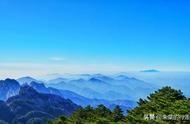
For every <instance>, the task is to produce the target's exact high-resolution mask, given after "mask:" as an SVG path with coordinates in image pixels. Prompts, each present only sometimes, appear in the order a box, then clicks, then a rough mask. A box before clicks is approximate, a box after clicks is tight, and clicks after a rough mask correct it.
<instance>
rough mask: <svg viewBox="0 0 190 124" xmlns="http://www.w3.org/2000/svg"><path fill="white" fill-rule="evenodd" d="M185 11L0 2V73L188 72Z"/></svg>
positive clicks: (140, 4) (144, 2)
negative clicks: (152, 69) (151, 70)
mask: <svg viewBox="0 0 190 124" xmlns="http://www.w3.org/2000/svg"><path fill="white" fill-rule="evenodd" d="M189 6H190V2H188V0H183V1H181V0H167V1H166V0H154V1H153V0H0V46H1V49H0V55H1V57H0V67H1V68H3V70H2V72H0V73H4V71H6V72H10V73H12V75H14V74H16V73H20V74H21V73H22V74H24V73H37V72H39V73H48V72H49V73H54V72H60V73H63V72H65V73H67V72H77V73H78V72H98V71H106V72H109V71H131V70H143V69H149V68H155V69H160V70H169V71H173V70H186V71H189V69H190V64H189V63H190V54H189V53H190V36H189V29H190V8H189ZM42 66H43V67H42ZM47 66H48V67H51V69H47ZM60 68H61V69H60ZM4 75H5V74H4Z"/></svg>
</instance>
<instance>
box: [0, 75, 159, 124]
mask: <svg viewBox="0 0 190 124" xmlns="http://www.w3.org/2000/svg"><path fill="white" fill-rule="evenodd" d="M156 88H157V87H156V86H155V85H153V84H149V83H146V82H144V81H142V80H139V79H136V78H131V77H128V76H126V75H117V76H107V75H102V74H94V75H90V74H82V75H76V76H75V75H71V76H68V77H58V78H56V79H51V80H48V81H41V80H37V79H35V78H32V77H22V78H19V79H17V80H14V79H6V80H1V81H0V100H2V101H1V102H0V122H1V121H2V122H3V121H4V122H7V123H10V124H25V123H27V124H30V123H32V124H43V123H44V122H45V121H47V120H48V119H52V118H54V117H57V116H59V115H66V116H68V115H70V114H71V113H72V112H73V111H75V110H76V109H77V108H80V106H81V107H86V106H87V105H91V106H92V107H97V106H98V105H100V104H104V105H105V106H106V107H108V108H109V109H111V110H112V109H113V108H114V107H115V106H116V105H120V106H121V108H122V109H123V111H124V112H126V110H127V109H132V108H134V107H135V106H136V105H137V103H136V102H135V101H136V100H137V99H138V98H140V97H144V96H147V94H149V93H150V92H151V91H153V90H155V89H156ZM4 113H6V114H4ZM33 122H34V123H33Z"/></svg>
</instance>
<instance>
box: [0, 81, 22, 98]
mask: <svg viewBox="0 0 190 124" xmlns="http://www.w3.org/2000/svg"><path fill="white" fill-rule="evenodd" d="M19 89H20V85H19V83H18V82H17V81H16V80H12V79H6V80H1V81H0V100H3V101H4V100H7V99H8V98H9V97H11V96H15V95H17V94H18V92H19Z"/></svg>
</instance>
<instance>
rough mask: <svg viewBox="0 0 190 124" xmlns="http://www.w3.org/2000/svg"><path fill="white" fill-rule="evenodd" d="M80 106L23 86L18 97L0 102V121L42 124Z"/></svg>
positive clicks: (17, 123) (15, 123) (19, 123)
mask: <svg viewBox="0 0 190 124" xmlns="http://www.w3.org/2000/svg"><path fill="white" fill-rule="evenodd" d="M78 108H80V106H78V105H76V104H75V103H73V102H72V101H71V100H66V99H64V98H62V97H60V96H57V95H52V94H42V93H39V92H37V91H36V90H34V89H33V88H32V87H30V86H28V85H25V86H22V87H21V88H20V91H19V93H18V95H16V96H13V97H10V98H9V99H8V100H7V101H5V102H3V101H1V102H0V120H2V121H4V122H7V123H10V124H43V123H45V122H46V121H48V120H49V119H53V118H55V117H58V116H60V115H66V116H68V115H70V114H71V113H72V112H74V111H75V110H76V109H78Z"/></svg>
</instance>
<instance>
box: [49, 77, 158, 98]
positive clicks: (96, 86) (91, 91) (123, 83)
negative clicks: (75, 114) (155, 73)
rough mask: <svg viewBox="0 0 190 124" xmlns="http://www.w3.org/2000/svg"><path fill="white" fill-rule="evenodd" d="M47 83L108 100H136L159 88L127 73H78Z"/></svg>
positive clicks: (85, 95) (58, 87)
mask: <svg viewBox="0 0 190 124" xmlns="http://www.w3.org/2000/svg"><path fill="white" fill-rule="evenodd" d="M84 76H85V78H84ZM73 77H74V76H73ZM45 83H46V85H47V86H49V87H54V88H56V89H62V90H69V91H72V92H75V93H77V94H79V95H81V96H84V97H87V98H91V99H106V100H118V99H120V100H126V99H128V100H132V101H136V100H138V99H139V98H144V97H146V96H147V95H148V94H149V93H150V92H152V91H154V90H156V89H158V87H157V86H156V85H153V84H149V83H147V82H144V81H142V80H139V79H136V78H131V77H128V76H126V75H117V76H106V75H102V74H95V75H82V76H80V75H77V76H76V77H74V78H64V77H62V78H57V79H53V80H51V81H47V82H45ZM134 92H135V94H134Z"/></svg>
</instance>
